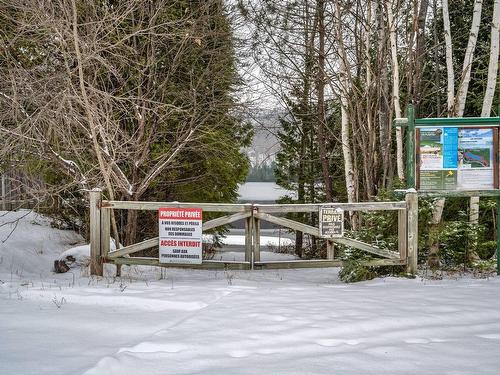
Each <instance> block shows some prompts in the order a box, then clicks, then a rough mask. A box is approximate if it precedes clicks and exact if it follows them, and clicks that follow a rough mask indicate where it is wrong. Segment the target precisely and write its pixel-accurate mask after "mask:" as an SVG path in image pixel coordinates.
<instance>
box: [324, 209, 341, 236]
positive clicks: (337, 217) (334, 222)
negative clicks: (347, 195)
mask: <svg viewBox="0 0 500 375" xmlns="http://www.w3.org/2000/svg"><path fill="white" fill-rule="evenodd" d="M319 232H320V235H321V237H323V238H338V237H342V236H343V235H344V210H342V209H340V208H334V207H320V209H319Z"/></svg>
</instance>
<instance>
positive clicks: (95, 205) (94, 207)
mask: <svg viewBox="0 0 500 375" xmlns="http://www.w3.org/2000/svg"><path fill="white" fill-rule="evenodd" d="M89 198H90V274H91V275H97V276H102V275H103V265H102V251H101V190H100V189H94V190H91V191H90V192H89ZM108 243H109V239H108Z"/></svg>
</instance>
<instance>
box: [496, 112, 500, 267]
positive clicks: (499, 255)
mask: <svg viewBox="0 0 500 375" xmlns="http://www.w3.org/2000/svg"><path fill="white" fill-rule="evenodd" d="M498 112H499V114H500V106H499V108H498ZM499 220H500V197H497V233H496V235H497V237H496V240H497V275H500V225H499V223H500V221H499Z"/></svg>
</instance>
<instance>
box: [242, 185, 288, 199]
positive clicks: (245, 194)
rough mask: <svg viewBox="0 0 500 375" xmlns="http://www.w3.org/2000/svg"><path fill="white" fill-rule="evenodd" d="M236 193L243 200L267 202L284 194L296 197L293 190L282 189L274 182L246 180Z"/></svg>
mask: <svg viewBox="0 0 500 375" xmlns="http://www.w3.org/2000/svg"><path fill="white" fill-rule="evenodd" d="M238 195H239V196H240V199H241V200H243V201H261V202H264V201H268V202H269V203H273V202H274V201H276V200H278V199H280V198H281V197H283V196H285V195H287V196H290V197H293V198H297V197H296V195H297V194H296V193H295V192H294V191H291V190H286V189H283V188H282V187H280V186H278V185H277V184H275V183H274V182H246V183H244V184H242V185H240V187H239V189H238Z"/></svg>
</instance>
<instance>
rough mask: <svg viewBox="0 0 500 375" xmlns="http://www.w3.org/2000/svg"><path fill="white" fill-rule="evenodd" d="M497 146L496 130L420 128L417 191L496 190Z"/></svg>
mask: <svg viewBox="0 0 500 375" xmlns="http://www.w3.org/2000/svg"><path fill="white" fill-rule="evenodd" d="M497 143H498V129H494V128H459V127H433V128H427V127H426V128H420V129H417V188H418V189H420V190H488V189H497V188H498V173H497V168H498V166H497V158H496V155H497V154H498V144H497Z"/></svg>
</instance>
